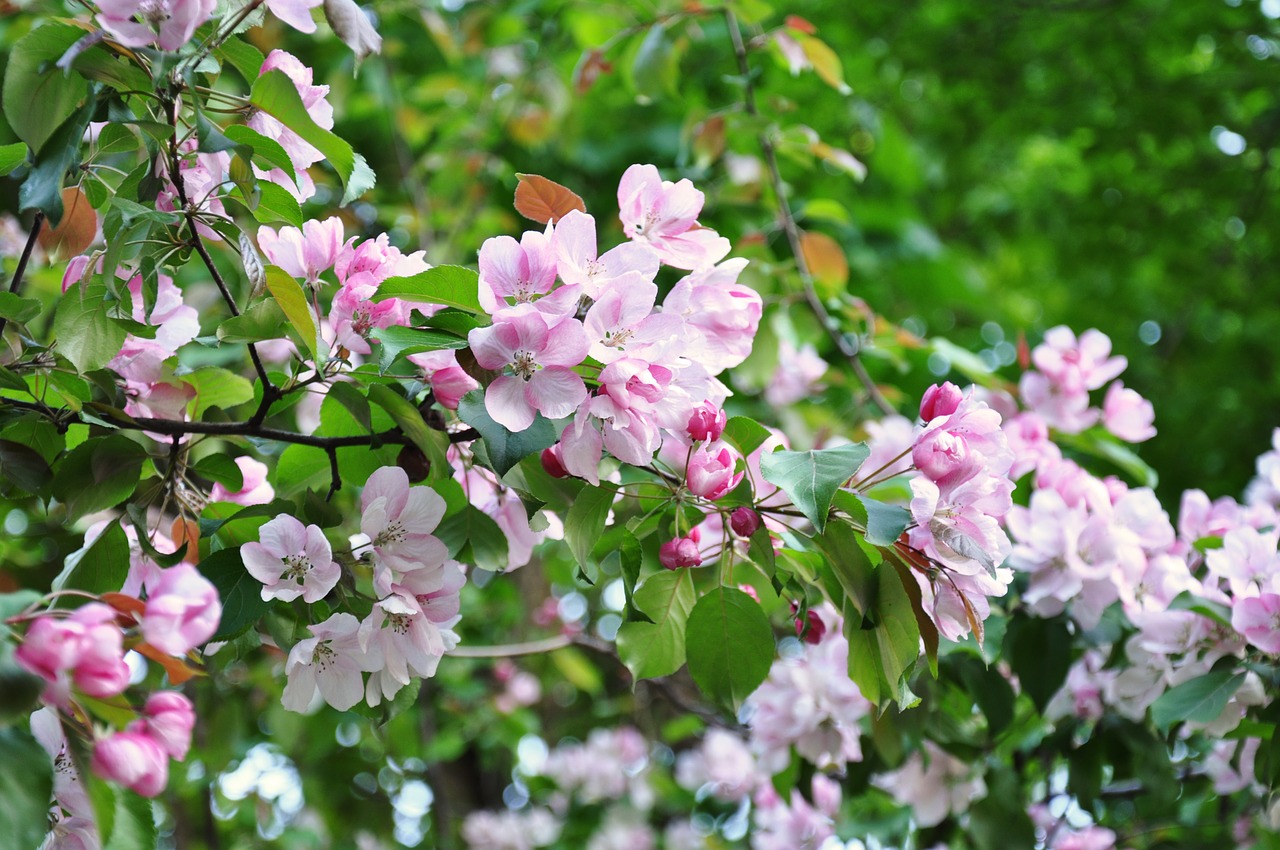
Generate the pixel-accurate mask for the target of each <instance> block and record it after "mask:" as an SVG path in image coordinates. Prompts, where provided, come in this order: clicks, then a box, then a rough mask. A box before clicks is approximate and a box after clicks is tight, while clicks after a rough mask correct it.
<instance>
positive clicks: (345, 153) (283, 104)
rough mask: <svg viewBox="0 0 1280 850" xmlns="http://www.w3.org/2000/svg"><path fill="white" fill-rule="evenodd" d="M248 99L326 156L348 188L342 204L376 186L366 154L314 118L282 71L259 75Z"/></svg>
mask: <svg viewBox="0 0 1280 850" xmlns="http://www.w3.org/2000/svg"><path fill="white" fill-rule="evenodd" d="M249 102H250V103H252V104H253V105H254V106H256V107H258V108H259V109H261V110H262V111H263V112H265V113H267V114H268V115H270V116H272V117H274V118H276V119H277V120H279V121H280V122H281V123H282V124H284V125H285V126H286V127H288V128H289V129H290V130H293V131H294V132H295V133H297V134H298V135H299V136H301V137H302V138H303V140H304V141H306V142H309V143H310V144H311V145H312V146H313V147H315V148H316V150H318V151H320V153H321V154H323V155H324V158H325V159H326V160H327V161H328V162H329V164H330V165H332V166H333V168H334V169H335V170H336V171H337V172H338V176H339V177H341V178H342V183H343V186H345V187H346V191H345V192H344V194H343V196H342V203H344V204H348V203H351V202H352V201H354V200H355V199H356V198H358V197H360V196H361V195H363V194H364V193H365V192H367V191H368V190H369V189H372V188H373V185H374V182H375V178H374V176H373V171H372V170H370V168H369V164H368V163H367V162H365V160H364V157H362V156H360V154H358V153H355V152H354V151H353V150H352V149H351V145H349V144H347V143H346V142H344V141H343V140H342V139H340V138H338V137H337V136H335V135H334V134H333V133H331V132H329V131H328V130H326V129H324V128H323V127H321V126H320V125H319V124H317V123H316V122H315V121H314V120H313V119H312V118H311V115H310V114H308V112H307V108H306V106H304V105H303V103H302V98H301V97H299V96H298V89H297V87H296V86H295V85H294V84H293V81H292V80H290V79H289V78H288V77H287V76H286V75H285V73H284V72H283V71H279V70H275V71H268V72H267V73H265V74H263V75H262V76H260V77H258V78H257V80H255V81H254V83H253V88H252V90H251V91H250V92H249Z"/></svg>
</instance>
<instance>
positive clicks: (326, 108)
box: [245, 50, 333, 201]
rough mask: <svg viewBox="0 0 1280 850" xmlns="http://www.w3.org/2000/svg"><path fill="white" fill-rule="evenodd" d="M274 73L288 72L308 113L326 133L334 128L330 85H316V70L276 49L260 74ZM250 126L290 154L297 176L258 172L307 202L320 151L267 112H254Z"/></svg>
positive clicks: (247, 123) (313, 186) (313, 187)
mask: <svg viewBox="0 0 1280 850" xmlns="http://www.w3.org/2000/svg"><path fill="white" fill-rule="evenodd" d="M271 71H280V72H282V73H284V74H285V75H286V76H287V77H288V78H289V79H290V80H291V81H292V82H293V84H294V86H296V87H297V90H298V96H299V97H300V98H301V99H302V105H303V106H304V107H305V108H306V110H307V114H308V115H310V116H311V120H312V121H314V122H315V123H316V124H317V125H319V126H320V127H321V128H323V129H325V130H331V129H333V106H332V105H330V103H329V101H328V99H327V97H328V94H329V87H328V86H317V85H313V83H312V79H313V73H312V70H311V69H310V68H309V67H307V66H306V65H303V64H302V62H300V61H299V60H298V58H297V57H296V56H294V55H293V54H291V53H286V52H285V51H283V50H273V51H271V52H270V53H268V54H267V57H266V59H265V61H263V63H262V67H261V69H260V70H259V72H258V73H259V74H263V75H265V74H268V73H270V72H271ZM245 124H246V126H248V127H249V128H250V129H251V130H256V131H257V132H259V133H261V134H262V135H264V136H266V137H267V138H269V139H273V140H275V141H277V142H279V143H280V146H281V147H282V148H284V150H285V153H286V154H288V156H289V159H290V161H291V162H292V163H293V168H294V171H295V172H296V176H290V175H287V174H285V173H284V172H283V171H282V170H281V169H279V168H272V169H271V170H270V171H263V170H261V169H259V168H258V167H257V166H256V165H255V166H254V173H255V174H257V175H258V177H259V178H263V179H267V180H270V181H271V182H273V183H275V184H277V185H279V186H281V187H283V188H284V189H286V190H287V191H289V192H290V193H291V194H292V195H294V197H296V198H297V199H298V200H299V201H305V200H307V199H308V198H310V197H311V196H312V195H314V194H315V191H316V189H315V183H314V181H312V179H311V176H310V175H309V174H307V169H308V168H310V167H311V166H312V165H315V164H316V163H317V162H319V161H320V160H321V159H323V158H324V155H323V154H321V153H320V151H318V150H316V148H315V147H314V146H312V145H311V143H310V142H307V141H306V140H304V139H303V138H302V137H301V136H299V135H298V134H297V133H295V132H294V131H293V130H290V129H289V128H288V127H286V126H285V125H284V124H283V123H282V122H281V121H279V120H278V119H277V118H275V117H273V116H271V115H269V114H267V113H266V112H264V111H255V112H253V113H252V114H251V115H250V116H249V118H248V120H247V121H245Z"/></svg>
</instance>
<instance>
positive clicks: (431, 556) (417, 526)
mask: <svg viewBox="0 0 1280 850" xmlns="http://www.w3.org/2000/svg"><path fill="white" fill-rule="evenodd" d="M360 505H361V510H362V511H363V513H362V515H361V517H360V530H361V531H362V532H363V533H364V534H366V535H368V537H369V540H370V541H371V545H372V546H373V561H374V587H375V589H377V591H378V592H379V593H380V594H385V593H388V592H389V591H390V587H391V584H392V583H393V581H394V580H395V577H396V576H398V575H400V574H404V573H409V572H413V571H417V570H430V571H434V570H437V569H439V568H440V567H441V565H443V564H444V562H445V560H446V559H447V558H448V557H449V552H448V549H446V548H445V545H444V544H443V543H441V542H440V539H439V538H438V537H436V536H434V535H433V534H431V532H432V531H435V529H436V526H437V525H439V524H440V520H441V519H442V518H443V517H444V511H445V503H444V499H442V498H441V497H440V495H439V494H438V493H436V491H435V490H432V489H431V488H430V487H426V486H419V487H410V486H409V476H408V474H406V473H405V471H404V470H403V469H401V468H400V467H398V466H384V467H382V468H381V469H378V470H377V471H376V472H374V473H373V475H370V476H369V480H368V482H367V483H366V484H365V487H364V492H363V493H361V495H360Z"/></svg>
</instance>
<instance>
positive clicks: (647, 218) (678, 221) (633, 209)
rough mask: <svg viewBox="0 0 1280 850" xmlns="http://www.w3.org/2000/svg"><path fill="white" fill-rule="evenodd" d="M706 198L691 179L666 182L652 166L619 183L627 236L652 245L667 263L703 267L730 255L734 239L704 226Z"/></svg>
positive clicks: (627, 175)
mask: <svg viewBox="0 0 1280 850" xmlns="http://www.w3.org/2000/svg"><path fill="white" fill-rule="evenodd" d="M703 200H704V198H703V194H702V192H700V191H698V190H697V189H695V188H694V187H693V184H692V183H690V182H689V181H688V180H687V179H685V180H681V181H680V182H678V183H672V182H670V181H667V180H663V179H662V177H661V176H660V175H659V174H658V169H657V168H656V167H654V166H652V165H633V166H631V167H630V168H628V169H627V170H626V172H625V173H624V174H623V175H622V181H621V183H619V185H618V207H619V210H620V212H619V218H621V219H622V230H623V232H624V233H626V234H627V237H628V238H630V239H633V240H635V241H636V242H640V243H643V244H646V245H648V246H649V247H651V248H652V249H653V250H654V252H655V253H657V255H658V257H659V259H661V260H662V261H663V262H664V263H666V264H667V265H671V266H675V267H676V268H680V269H700V268H704V267H706V266H711V265H714V264H715V263H717V262H719V261H720V260H721V259H722V258H723V257H724V256H725V255H726V254H728V253H729V240H727V239H725V238H724V237H722V236H720V235H719V234H717V233H716V232H715V231H713V230H707V229H705V228H700V227H699V226H698V223H697V218H698V213H700V212H702V204H703Z"/></svg>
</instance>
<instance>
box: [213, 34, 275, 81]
mask: <svg viewBox="0 0 1280 850" xmlns="http://www.w3.org/2000/svg"><path fill="white" fill-rule="evenodd" d="M213 55H214V56H215V57H216V58H217V59H218V61H219V62H222V63H224V64H228V65H230V66H231V67H232V68H235V69H236V71H238V72H239V73H240V76H241V77H243V78H244V81H245V82H246V83H249V84H252V83H253V81H254V80H256V79H258V74H259V73H261V71H262V63H263V62H265V61H266V58H265V57H264V56H263V55H262V51H260V50H259V49H258V48H256V47H254V46H253V45H252V44H249V43H248V42H245V41H243V40H241V39H240V38H229V39H227V40H226V41H224V42H222V44H220V45H218V46H217V47H215V48H214V49H213Z"/></svg>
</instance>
